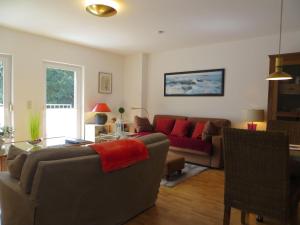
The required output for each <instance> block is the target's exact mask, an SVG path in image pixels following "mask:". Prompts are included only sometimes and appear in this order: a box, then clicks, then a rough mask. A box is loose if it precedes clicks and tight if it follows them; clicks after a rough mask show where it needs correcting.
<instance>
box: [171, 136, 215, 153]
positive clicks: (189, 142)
mask: <svg viewBox="0 0 300 225" xmlns="http://www.w3.org/2000/svg"><path fill="white" fill-rule="evenodd" d="M168 138H169V140H170V145H171V146H175V147H179V148H186V149H192V150H195V151H200V152H202V153H205V154H207V155H210V154H211V152H212V144H211V143H209V142H206V141H203V140H201V139H195V138H189V137H177V136H172V135H169V136H168Z"/></svg>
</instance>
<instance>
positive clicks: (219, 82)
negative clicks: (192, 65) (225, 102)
mask: <svg viewBox="0 0 300 225" xmlns="http://www.w3.org/2000/svg"><path fill="white" fill-rule="evenodd" d="M224 76H225V69H214V70H198V71H188V72H177V73H165V79H164V96H224Z"/></svg>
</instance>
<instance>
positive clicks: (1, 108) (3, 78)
mask: <svg viewBox="0 0 300 225" xmlns="http://www.w3.org/2000/svg"><path fill="white" fill-rule="evenodd" d="M11 71H12V57H11V56H9V55H2V54H0V127H3V126H12V113H11V111H12V100H11V95H12V94H11V80H12V79H11Z"/></svg>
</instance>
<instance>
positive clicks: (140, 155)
mask: <svg viewBox="0 0 300 225" xmlns="http://www.w3.org/2000/svg"><path fill="white" fill-rule="evenodd" d="M90 146H91V148H92V149H94V150H95V151H96V152H97V153H98V154H99V158H100V160H101V165H102V169H103V171H104V172H106V173H107V172H111V171H114V170H118V169H121V168H125V167H128V166H130V165H133V164H135V163H137V162H139V161H142V160H146V159H148V158H149V153H148V150H147V148H146V146H145V144H144V143H143V142H142V141H140V140H137V139H125V140H117V141H111V142H104V143H99V144H92V145H90Z"/></svg>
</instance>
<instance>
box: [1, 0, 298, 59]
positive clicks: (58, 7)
mask: <svg viewBox="0 0 300 225" xmlns="http://www.w3.org/2000/svg"><path fill="white" fill-rule="evenodd" d="M119 1H120V3H121V8H120V11H119V12H118V14H117V15H116V16H114V17H110V18H99V17H96V16H93V15H90V14H88V13H86V12H85V10H84V0H0V25H3V26H7V27H12V28H15V29H19V30H24V31H28V32H31V33H36V34H40V35H44V36H49V37H53V38H56V39H60V40H65V41H70V42H74V43H79V44H82V45H87V46H91V47H95V48H99V49H105V50H108V51H113V52H117V53H121V54H128V53H135V52H156V51H163V50H170V49H176V48H183V47H191V46H195V45H206V44H210V43H217V42H225V41H232V40H240V39H246V38H251V37H257V36H264V35H270V34H277V33H278V32H279V31H278V30H279V12H280V0H119ZM284 4H285V9H284V24H283V29H284V31H289V32H290V31H299V30H300V0H285V1H284ZM158 30H164V31H165V33H164V34H158V33H157V31H158Z"/></svg>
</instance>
